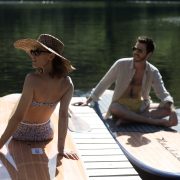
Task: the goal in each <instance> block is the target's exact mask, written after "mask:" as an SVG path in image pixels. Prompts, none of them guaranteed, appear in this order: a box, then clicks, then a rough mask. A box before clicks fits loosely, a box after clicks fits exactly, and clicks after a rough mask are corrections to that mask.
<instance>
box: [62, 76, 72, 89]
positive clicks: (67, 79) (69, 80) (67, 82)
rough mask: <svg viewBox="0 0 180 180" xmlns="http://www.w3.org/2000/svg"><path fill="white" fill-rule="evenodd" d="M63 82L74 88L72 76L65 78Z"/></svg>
mask: <svg viewBox="0 0 180 180" xmlns="http://www.w3.org/2000/svg"><path fill="white" fill-rule="evenodd" d="M63 81H64V82H63V83H65V84H66V85H67V86H69V87H73V82H72V79H71V77H70V76H66V77H64V79H63Z"/></svg>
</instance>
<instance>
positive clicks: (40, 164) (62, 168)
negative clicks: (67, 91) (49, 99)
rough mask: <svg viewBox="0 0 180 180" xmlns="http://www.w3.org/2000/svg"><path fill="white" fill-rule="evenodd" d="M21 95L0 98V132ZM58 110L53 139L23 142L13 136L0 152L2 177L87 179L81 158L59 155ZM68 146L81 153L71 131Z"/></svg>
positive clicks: (40, 179) (0, 172) (68, 136)
mask: <svg viewBox="0 0 180 180" xmlns="http://www.w3.org/2000/svg"><path fill="white" fill-rule="evenodd" d="M19 97H20V95H19V94H12V95H8V96H5V97H2V98H0V124H1V125H0V135H1V134H2V133H3V131H4V129H5V127H6V125H7V122H8V119H9V117H10V115H11V111H12V110H13V108H14V106H15V105H16V102H17V100H18V99H19ZM57 111H58V110H57ZM57 111H55V113H54V114H53V115H52V117H51V121H52V123H53V125H54V127H55V133H54V134H55V136H54V138H53V140H51V141H47V142H23V141H15V140H12V139H10V140H9V141H8V142H7V143H6V145H5V146H4V147H3V148H2V149H1V153H0V179H2V180H3V179H13V180H15V179H17V180H19V179H23V180H32V179H33V180H53V179H58V180H71V179H73V180H86V179H88V176H87V174H86V171H85V168H84V164H83V162H82V160H81V159H79V160H69V159H66V158H62V157H61V156H58V152H57V139H58V137H57V127H58V125H57V124H58V119H57V114H56V112H57ZM32 148H40V149H42V152H43V153H42V154H39V153H38V152H37V154H32ZM65 148H66V149H70V150H72V151H75V152H77V153H78V150H77V148H76V145H75V143H74V141H73V139H72V137H71V133H70V132H68V134H67V138H66V144H65Z"/></svg>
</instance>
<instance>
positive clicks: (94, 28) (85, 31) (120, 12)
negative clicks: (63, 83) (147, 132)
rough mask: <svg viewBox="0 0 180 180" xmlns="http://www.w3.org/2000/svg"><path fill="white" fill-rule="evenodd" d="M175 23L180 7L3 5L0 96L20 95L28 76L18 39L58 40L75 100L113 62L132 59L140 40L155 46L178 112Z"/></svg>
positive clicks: (179, 23)
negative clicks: (42, 37)
mask: <svg viewBox="0 0 180 180" xmlns="http://www.w3.org/2000/svg"><path fill="white" fill-rule="evenodd" d="M179 19H180V4H154V3H153V4H150V3H149V4H143V3H140V4H138V3H136V4H133V3H123V4H121V3H117V2H116V4H113V3H108V2H106V3H88V4H86V3H83V4H82V3H77V4H76V3H60V4H38V5H37V4H35V5H33V4H28V5H26V4H17V5H3V4H1V5H0V52H1V53H0V62H1V66H0V87H1V88H0V95H1V96H2V95H5V94H8V93H13V92H20V90H21V87H22V83H23V80H24V76H25V74H26V73H27V72H28V71H31V70H32V69H31V63H30V61H29V58H28V56H27V55H26V54H25V53H24V52H20V51H19V50H16V49H14V48H13V42H14V41H15V40H17V39H19V38H26V37H30V38H37V36H38V35H39V34H41V33H50V34H53V35H55V36H57V37H60V38H61V39H62V41H63V42H64V43H65V52H64V56H65V57H67V58H69V59H70V60H71V61H72V63H73V65H74V66H75V67H76V68H77V70H76V71H75V72H73V73H72V79H73V81H74V84H75V89H76V93H78V94H79V93H80V92H82V93H83V92H87V91H89V90H90V89H91V88H92V87H94V86H95V85H96V83H97V82H98V81H99V79H100V78H101V77H102V76H103V74H104V73H105V72H106V71H107V69H108V68H109V67H110V66H111V65H112V63H113V62H114V61H115V60H117V59H118V58H121V57H128V56H131V47H132V45H133V43H134V41H135V39H136V37H137V36H139V35H142V34H143V35H148V36H151V37H152V38H153V39H154V40H155V41H156V45H157V50H156V52H155V54H154V56H153V58H152V63H153V64H154V65H156V66H157V67H158V68H159V69H160V71H161V74H162V75H163V79H164V81H165V85H166V87H167V89H168V90H169V91H170V92H171V94H172V95H173V96H174V98H175V101H176V105H177V106H180V95H179V93H178V92H179V91H180V78H179V77H180V72H179V64H180V62H179V59H180V51H179V42H180V36H179V30H180V20H179ZM152 95H153V94H152Z"/></svg>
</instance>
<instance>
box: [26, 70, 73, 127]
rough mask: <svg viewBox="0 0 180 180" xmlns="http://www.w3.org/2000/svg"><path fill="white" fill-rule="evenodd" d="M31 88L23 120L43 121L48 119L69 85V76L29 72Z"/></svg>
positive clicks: (30, 121)
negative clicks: (31, 91) (51, 75)
mask: <svg viewBox="0 0 180 180" xmlns="http://www.w3.org/2000/svg"><path fill="white" fill-rule="evenodd" d="M29 76H31V78H29V79H30V81H31V82H30V84H31V85H32V88H33V98H32V103H31V104H30V106H29V109H28V111H27V113H26V114H25V117H24V119H23V122H27V123H32V124H34V123H37V124H39V123H44V122H46V121H48V120H49V118H50V116H51V114H52V112H53V111H54V109H55V107H56V105H57V103H58V102H59V101H60V100H61V98H62V96H63V95H64V93H65V92H66V91H67V89H68V88H69V87H70V84H71V79H70V77H63V78H52V77H50V76H49V75H47V76H44V75H43V76H41V74H39V73H32V74H29Z"/></svg>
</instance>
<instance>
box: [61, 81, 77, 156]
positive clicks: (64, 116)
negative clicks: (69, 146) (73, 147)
mask: <svg viewBox="0 0 180 180" xmlns="http://www.w3.org/2000/svg"><path fill="white" fill-rule="evenodd" d="M68 86H69V87H68V89H67V91H66V93H65V94H64V95H63V97H62V98H61V100H60V109H59V122H58V151H59V153H60V154H63V152H64V145H65V138H66V134H67V128H68V108H69V103H70V101H71V98H72V95H73V92H74V86H73V83H72V82H71V81H70V79H69V85H68Z"/></svg>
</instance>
